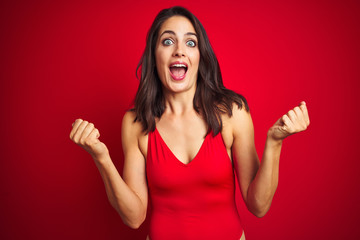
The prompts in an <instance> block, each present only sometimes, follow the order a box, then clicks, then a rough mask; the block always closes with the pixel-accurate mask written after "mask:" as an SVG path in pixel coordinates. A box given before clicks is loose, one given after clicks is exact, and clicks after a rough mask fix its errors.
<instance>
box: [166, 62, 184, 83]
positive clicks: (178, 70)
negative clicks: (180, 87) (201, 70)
mask: <svg viewBox="0 0 360 240" xmlns="http://www.w3.org/2000/svg"><path fill="white" fill-rule="evenodd" d="M169 68H170V73H171V76H172V77H173V78H174V79H175V80H182V79H184V78H185V75H186V72H187V70H188V66H187V64H185V63H173V64H171V65H170V67H169Z"/></svg>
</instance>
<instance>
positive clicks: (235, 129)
mask: <svg viewBox="0 0 360 240" xmlns="http://www.w3.org/2000/svg"><path fill="white" fill-rule="evenodd" d="M221 119H222V121H223V130H222V132H221V134H222V137H223V139H224V142H225V145H226V146H227V147H231V146H232V145H233V142H234V138H235V137H236V136H238V135H239V134H241V133H242V132H246V131H249V130H250V131H251V129H252V128H253V125H252V119H251V115H250V113H249V112H248V111H246V109H245V107H242V108H239V106H238V105H237V104H236V103H233V105H232V115H231V116H229V115H228V114H223V115H222V118H221Z"/></svg>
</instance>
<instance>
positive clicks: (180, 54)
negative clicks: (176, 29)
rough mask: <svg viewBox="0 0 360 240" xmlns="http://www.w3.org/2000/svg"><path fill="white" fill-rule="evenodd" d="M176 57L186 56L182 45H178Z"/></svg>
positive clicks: (175, 50) (175, 51)
mask: <svg viewBox="0 0 360 240" xmlns="http://www.w3.org/2000/svg"><path fill="white" fill-rule="evenodd" d="M173 55H174V57H184V56H185V49H184V47H183V46H182V45H181V44H176V46H175V49H174V53H173Z"/></svg>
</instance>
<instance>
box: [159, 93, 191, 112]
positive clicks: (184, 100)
mask: <svg viewBox="0 0 360 240" xmlns="http://www.w3.org/2000/svg"><path fill="white" fill-rule="evenodd" d="M194 96H195V90H189V91H186V92H182V93H169V92H165V93H164V98H165V107H166V108H165V113H167V114H171V115H175V116H181V115H184V114H186V113H189V112H193V111H195V109H194V105H193V99H194Z"/></svg>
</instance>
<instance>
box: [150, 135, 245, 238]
mask: <svg viewBox="0 0 360 240" xmlns="http://www.w3.org/2000/svg"><path fill="white" fill-rule="evenodd" d="M146 174H147V181H148V188H149V196H150V197H149V199H150V204H151V213H150V218H151V219H150V232H149V236H150V239H151V240H169V239H172V240H195V239H196V240H199V239H207V240H209V239H210V240H212V239H213V240H215V239H216V240H218V239H224V240H239V239H240V237H241V235H242V231H243V229H242V226H241V220H240V217H239V214H238V211H237V208H236V203H235V178H234V171H233V168H232V164H231V161H230V158H229V155H228V153H227V151H226V147H225V145H224V142H223V139H222V136H221V133H219V134H217V135H216V136H213V133H212V132H210V133H209V134H208V135H207V136H206V137H205V139H204V142H203V144H202V145H201V148H200V150H199V152H198V153H197V155H196V156H195V158H194V159H193V160H192V161H191V162H190V163H188V164H184V163H182V162H181V161H180V160H179V159H177V158H176V156H175V155H174V154H173V152H172V151H171V150H170V148H169V147H168V146H167V145H166V143H165V142H164V140H163V139H162V137H161V135H160V133H159V132H158V131H157V129H155V131H153V132H150V133H149V135H148V153H147V159H146Z"/></svg>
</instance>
